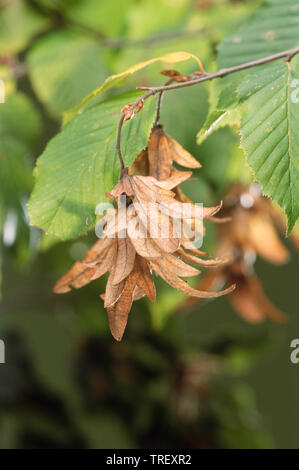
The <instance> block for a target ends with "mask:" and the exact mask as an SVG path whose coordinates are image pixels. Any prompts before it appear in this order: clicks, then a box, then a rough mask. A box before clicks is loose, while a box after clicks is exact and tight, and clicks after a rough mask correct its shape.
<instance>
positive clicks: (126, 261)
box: [111, 238, 136, 285]
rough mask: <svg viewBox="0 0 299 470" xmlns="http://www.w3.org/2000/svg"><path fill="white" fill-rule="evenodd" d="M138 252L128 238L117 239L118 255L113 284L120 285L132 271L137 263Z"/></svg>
mask: <svg viewBox="0 0 299 470" xmlns="http://www.w3.org/2000/svg"><path fill="white" fill-rule="evenodd" d="M135 255H136V251H135V249H134V246H133V245H132V243H131V242H130V240H129V239H128V238H118V239H117V254H116V259H115V270H114V275H113V279H112V281H111V282H112V284H113V285H115V284H119V283H120V282H121V281H123V280H124V279H125V278H126V277H127V276H128V275H129V274H130V272H131V271H132V269H133V267H134V262H135Z"/></svg>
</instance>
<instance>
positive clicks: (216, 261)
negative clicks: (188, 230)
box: [177, 248, 231, 267]
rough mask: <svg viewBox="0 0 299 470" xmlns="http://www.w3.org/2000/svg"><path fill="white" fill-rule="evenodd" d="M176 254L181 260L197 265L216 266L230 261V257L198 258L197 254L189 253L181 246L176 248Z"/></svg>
mask: <svg viewBox="0 0 299 470" xmlns="http://www.w3.org/2000/svg"><path fill="white" fill-rule="evenodd" d="M177 254H178V256H180V257H181V258H182V259H183V260H185V261H188V262H189V263H192V264H197V265H198V266H210V267H216V266H221V265H223V264H227V263H228V262H229V261H231V258H216V259H202V258H198V257H197V256H193V255H189V254H188V253H186V252H185V251H184V250H183V249H182V248H179V249H178V251H177Z"/></svg>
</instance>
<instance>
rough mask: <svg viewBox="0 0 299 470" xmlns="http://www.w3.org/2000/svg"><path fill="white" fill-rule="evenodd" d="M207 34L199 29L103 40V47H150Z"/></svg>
mask: <svg viewBox="0 0 299 470" xmlns="http://www.w3.org/2000/svg"><path fill="white" fill-rule="evenodd" d="M205 32H206V30H205V29H204V28H199V29H194V30H191V31H186V30H180V31H168V32H166V33H162V34H157V35H156V36H150V37H148V38H145V39H130V38H111V39H104V40H102V42H101V45H102V46H104V47H107V48H111V49H119V48H123V47H150V46H152V45H154V44H158V43H160V42H164V41H170V40H172V39H181V38H184V39H187V38H194V37H198V36H201V35H202V34H204V33H205Z"/></svg>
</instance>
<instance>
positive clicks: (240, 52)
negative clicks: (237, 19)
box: [217, 0, 299, 67]
mask: <svg viewBox="0 0 299 470" xmlns="http://www.w3.org/2000/svg"><path fill="white" fill-rule="evenodd" d="M298 22H299V5H298V0H266V1H265V2H264V3H263V5H262V7H261V8H259V9H258V10H257V11H256V12H255V13H254V15H253V16H252V18H251V19H250V21H247V22H246V23H245V24H244V25H243V26H242V27H241V28H240V29H239V30H238V31H237V32H236V33H235V34H233V35H231V36H229V37H227V38H225V39H224V41H223V42H222V43H221V45H220V46H219V49H218V59H217V62H218V64H219V66H220V67H232V66H234V65H239V64H243V63H245V62H250V61H252V60H256V59H260V58H262V57H266V56H268V55H271V54H275V53H277V52H281V51H284V50H287V49H290V48H292V47H295V46H297V45H298V43H299V28H298Z"/></svg>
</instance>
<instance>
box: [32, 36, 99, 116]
mask: <svg viewBox="0 0 299 470" xmlns="http://www.w3.org/2000/svg"><path fill="white" fill-rule="evenodd" d="M27 64H28V69H29V74H30V78H31V81H32V83H33V86H34V89H35V91H36V93H37V95H38V96H39V98H40V100H41V101H42V102H44V103H45V104H46V105H47V107H48V109H49V110H50V111H51V112H52V113H53V114H56V115H59V114H61V113H62V112H63V111H65V110H66V109H69V108H71V107H72V106H75V105H76V104H77V103H79V102H80V101H81V100H82V99H83V98H84V96H86V95H87V94H88V93H90V92H91V91H92V90H93V89H94V88H95V87H96V86H97V85H98V83H100V82H101V81H102V80H104V78H105V76H106V70H105V66H104V65H103V61H102V59H101V47H100V45H99V42H98V40H96V39H90V38H88V37H86V36H84V35H82V34H77V33H73V32H71V31H59V32H55V33H53V34H50V35H48V36H46V37H44V38H43V39H41V40H40V41H39V42H37V44H36V45H35V46H34V47H33V49H31V51H30V53H29V55H28V57H27Z"/></svg>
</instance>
